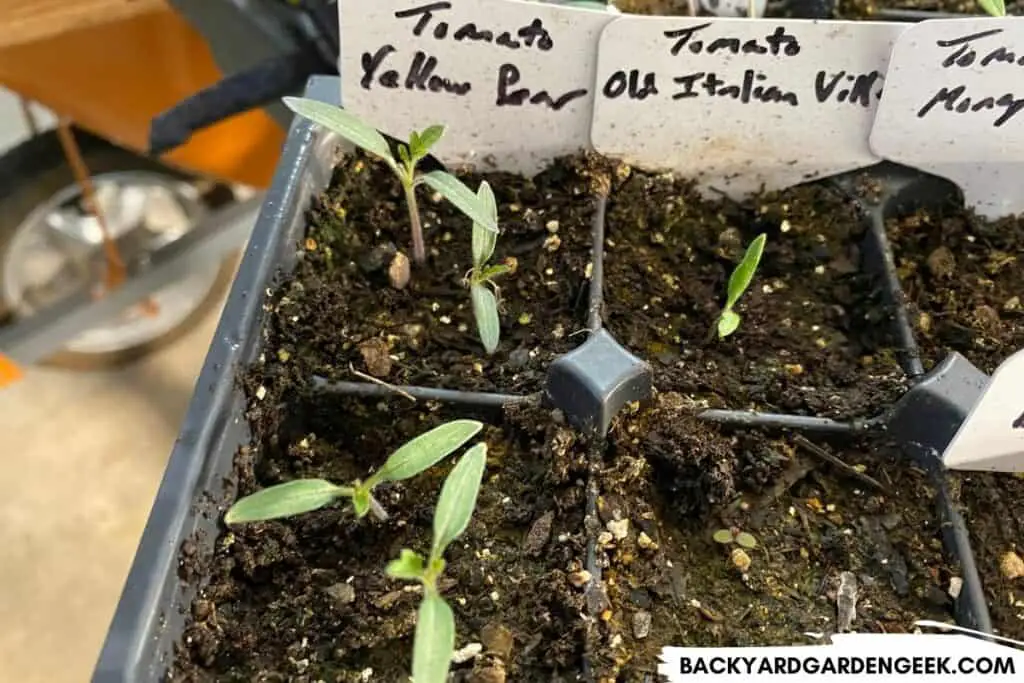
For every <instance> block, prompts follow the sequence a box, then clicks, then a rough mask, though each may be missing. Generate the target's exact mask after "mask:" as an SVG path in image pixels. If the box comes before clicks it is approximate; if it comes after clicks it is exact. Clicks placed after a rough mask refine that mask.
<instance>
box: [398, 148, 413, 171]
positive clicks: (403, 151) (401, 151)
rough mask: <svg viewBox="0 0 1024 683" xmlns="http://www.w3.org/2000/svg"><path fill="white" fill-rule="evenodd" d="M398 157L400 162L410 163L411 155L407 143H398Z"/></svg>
mask: <svg viewBox="0 0 1024 683" xmlns="http://www.w3.org/2000/svg"><path fill="white" fill-rule="evenodd" d="M398 158H399V159H401V160H402V163H403V164H405V165H406V166H408V165H409V164H411V163H412V156H411V154H410V152H409V147H408V146H407V145H402V144H400V145H398Z"/></svg>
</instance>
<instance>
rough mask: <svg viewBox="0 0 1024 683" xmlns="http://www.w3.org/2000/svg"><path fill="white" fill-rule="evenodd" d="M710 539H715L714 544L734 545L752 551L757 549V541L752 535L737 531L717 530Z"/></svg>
mask: <svg viewBox="0 0 1024 683" xmlns="http://www.w3.org/2000/svg"><path fill="white" fill-rule="evenodd" d="M712 538H714V539H715V543H721V544H722V545H732V544H733V543H735V544H736V545H738V546H739V547H741V548H746V549H747V550H753V549H754V548H756V547H757V539H756V538H754V536H753V535H752V534H748V533H747V532H746V531H740V530H739V529H719V530H718V531H716V532H715V533H714V535H713V536H712Z"/></svg>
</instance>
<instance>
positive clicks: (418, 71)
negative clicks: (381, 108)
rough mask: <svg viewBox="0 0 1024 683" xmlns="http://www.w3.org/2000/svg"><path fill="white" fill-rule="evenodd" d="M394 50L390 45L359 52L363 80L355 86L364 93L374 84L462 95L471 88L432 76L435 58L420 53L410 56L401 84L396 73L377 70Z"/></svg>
mask: <svg viewBox="0 0 1024 683" xmlns="http://www.w3.org/2000/svg"><path fill="white" fill-rule="evenodd" d="M395 51H396V50H395V46H394V45H384V46H382V47H380V48H379V49H378V50H377V52H375V53H373V54H371V53H369V52H364V53H363V57H362V67H363V77H362V79H360V81H359V85H360V86H362V88H363V89H364V90H370V89H371V87H372V86H373V84H374V82H376V83H378V84H380V85H381V86H383V87H385V88H388V89H391V90H394V89H396V88H401V87H404V88H405V89H406V90H419V91H424V92H433V93H450V94H452V95H465V94H466V93H468V92H469V91H470V90H471V89H472V87H473V86H472V85H471V84H470V83H468V82H458V81H452V80H451V79H448V78H445V77H443V76H438V75H436V74H435V73H434V70H435V69H437V58H436V57H432V56H430V55H428V54H427V53H425V52H423V51H422V50H417V51H416V54H415V55H413V58H412V62H411V63H410V64H409V69H408V70H407V71H406V75H405V81H404V82H403V81H402V80H401V75H400V74H399V72H398V71H397V70H395V69H386V70H384V71H382V70H381V67H382V66H383V65H384V62H385V60H387V58H388V57H389V56H390V55H391V54H393V53H394V52H395Z"/></svg>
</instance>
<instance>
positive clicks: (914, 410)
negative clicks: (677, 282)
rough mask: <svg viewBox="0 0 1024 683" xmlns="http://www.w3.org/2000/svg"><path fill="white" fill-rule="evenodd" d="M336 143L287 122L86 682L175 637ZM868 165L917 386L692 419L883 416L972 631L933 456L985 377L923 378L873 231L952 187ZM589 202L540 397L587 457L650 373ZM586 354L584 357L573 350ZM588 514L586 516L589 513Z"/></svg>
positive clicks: (145, 658)
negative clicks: (280, 282)
mask: <svg viewBox="0 0 1024 683" xmlns="http://www.w3.org/2000/svg"><path fill="white" fill-rule="evenodd" d="M340 92H341V86H340V80H339V79H338V78H337V77H322V76H318V77H314V78H313V79H311V80H310V83H309V87H308V89H307V96H308V97H313V98H316V99H320V100H322V101H326V102H335V103H336V102H338V99H339V95H340ZM338 149H339V141H338V139H337V138H335V137H333V136H331V135H328V134H325V133H323V132H322V131H319V130H315V129H314V128H313V126H312V125H311V124H310V123H309V122H308V121H306V120H304V119H299V118H297V119H296V120H295V121H294V122H293V123H292V126H291V130H290V132H289V135H288V139H287V142H286V143H285V147H284V152H283V155H282V157H281V160H280V164H279V166H278V169H277V172H276V174H275V176H274V180H273V184H272V186H271V189H270V191H269V193H268V195H267V199H266V202H265V204H264V206H263V209H262V211H261V213H260V216H259V218H258V220H257V223H256V226H255V228H254V230H253V233H252V236H251V238H250V240H249V245H248V248H247V250H246V254H245V258H244V259H243V261H242V265H241V268H240V270H239V273H238V276H237V278H236V281H235V284H234V286H233V288H232V290H231V293H230V295H229V298H228V301H227V304H226V306H225V308H224V312H223V315H222V318H221V321H220V325H219V326H218V328H217V332H216V334H215V336H214V339H213V342H212V344H211V348H210V352H209V355H208V356H207V359H206V363H205V365H204V367H203V370H202V372H201V374H200V376H199V380H198V382H197V384H196V389H195V394H194V395H193V398H192V402H191V405H190V407H189V410H188V414H187V416H186V419H185V423H184V426H183V428H182V431H181V434H180V436H179V438H178V441H177V443H176V444H175V447H174V451H173V453H172V454H171V459H170V462H169V464H168V466H167V471H166V473H165V475H164V479H163V482H162V483H161V485H160V489H159V491H158V493H157V498H156V501H155V503H154V506H153V509H152V512H151V513H150V518H149V521H148V523H147V525H146V529H145V531H144V534H143V537H142V541H141V544H140V546H139V548H138V551H137V554H136V557H135V561H134V563H133V565H132V568H131V572H130V574H129V576H128V580H127V584H126V587H125V589H124V592H123V594H122V596H121V600H120V602H119V604H118V607H117V610H116V612H115V615H114V619H113V622H112V624H111V627H110V631H109V633H108V635H107V639H106V642H105V644H104V646H103V649H102V651H101V653H100V658H99V662H98V664H97V668H96V670H95V673H94V676H93V679H92V680H93V681H94V683H128V682H131V683H156V682H157V681H162V680H163V679H164V678H165V676H166V672H167V670H168V668H169V666H170V664H171V660H172V657H173V653H174V649H175V644H176V643H177V642H179V641H180V639H181V638H182V634H183V631H184V627H185V622H186V619H187V615H188V612H189V606H190V605H191V603H192V600H193V598H194V597H195V591H196V588H197V584H198V582H200V581H201V580H202V577H181V576H179V558H180V557H181V554H182V553H185V554H188V555H193V554H201V555H202V556H207V555H209V554H210V553H211V552H212V550H213V546H214V542H215V541H216V539H217V536H218V534H219V517H220V514H221V512H222V510H223V509H224V506H225V504H226V503H229V502H230V501H231V500H232V499H233V497H234V491H233V488H232V483H231V475H232V469H233V463H234V458H235V455H236V453H237V452H238V450H239V449H240V448H242V447H245V446H247V445H248V444H249V443H250V438H249V437H250V434H249V430H248V426H247V424H246V422H245V418H244V410H245V399H244V396H243V394H242V392H241V390H240V388H238V387H237V386H236V382H235V378H236V376H237V374H238V372H239V370H240V369H241V368H242V367H244V366H246V365H247V364H249V363H251V362H253V361H254V360H255V359H256V358H257V356H258V354H259V353H260V351H261V347H262V344H263V335H262V333H261V329H262V323H263V306H262V304H263V300H264V297H265V295H266V293H267V290H268V289H269V288H270V287H272V286H273V283H274V281H275V277H276V276H277V275H278V274H279V273H280V272H282V271H285V270H288V269H290V268H292V267H293V266H294V262H295V255H296V251H297V250H296V247H295V245H296V244H297V243H298V241H299V240H300V239H301V238H302V237H303V232H304V229H305V226H306V219H305V214H306V211H307V209H308V208H309V206H310V202H311V201H312V199H313V197H314V196H315V195H317V194H318V193H320V192H321V191H323V190H324V189H325V188H326V187H327V185H328V183H329V182H330V178H331V173H332V169H333V167H334V165H335V163H336V161H337V157H336V154H337V153H338ZM862 173H864V172H863V171H862V172H859V173H857V174H850V175H848V176H841V177H838V178H835V179H833V180H832V181H831V182H834V183H836V185H837V187H840V188H845V189H847V190H850V191H851V194H852V188H853V186H854V183H855V182H856V180H855V178H856V177H857V176H859V175H861V174H862ZM868 173H870V174H871V176H872V178H873V179H874V180H876V181H880V183H881V187H883V188H884V190H883V192H882V193H881V194H880V195H879V196H878V197H877V199H876V200H875V201H872V202H870V203H865V202H862V203H861V207H862V208H863V212H864V220H866V221H869V222H870V224H871V230H870V231H869V232H868V234H867V237H866V239H867V244H866V245H865V249H863V253H864V255H865V256H864V258H865V261H866V263H867V265H866V266H865V267H867V268H871V269H873V270H874V271H876V272H877V274H878V275H879V276H880V281H882V282H884V283H885V285H886V289H887V290H888V294H889V297H890V300H891V303H892V304H893V305H894V306H895V308H896V314H895V315H894V320H895V324H896V325H897V333H898V334H897V336H898V338H899V339H900V340H901V346H902V352H903V353H902V363H901V364H902V366H903V368H904V371H905V372H906V373H907V374H908V376H909V377H911V378H912V380H914V381H915V382H916V383H917V384H916V386H917V387H918V388H917V389H912V390H911V393H910V394H908V397H907V398H906V399H905V400H904V401H903V404H904V405H903V408H904V410H902V412H901V413H900V414H898V415H893V416H890V415H880V416H878V417H877V418H874V419H869V420H863V421H856V422H850V423H845V422H836V421H833V420H828V419H824V418H814V417H803V416H788V415H767V414H756V413H749V412H740V411H728V410H715V411H707V412H706V413H704V414H703V417H705V418H706V419H710V420H714V421H717V422H723V423H729V424H733V425H736V426H751V425H758V426H762V427H769V428H770V427H778V428H789V429H794V430H797V431H808V432H819V433H855V432H862V431H866V430H874V429H886V428H889V427H892V428H891V429H890V432H891V433H892V435H893V436H895V437H897V438H902V439H903V440H904V441H905V442H906V451H907V453H908V457H912V458H914V459H915V461H916V462H917V463H918V464H919V465H924V466H925V468H926V469H927V470H929V471H930V472H932V474H933V475H934V476H935V482H936V485H937V487H938V490H939V492H940V494H939V496H938V498H937V504H938V517H939V521H940V522H941V523H942V528H943V529H944V532H945V534H944V536H945V546H946V550H947V553H948V554H949V555H950V557H951V558H953V559H955V560H956V561H957V562H958V563H959V565H960V567H961V577H962V578H963V581H964V584H963V588H962V590H961V593H960V595H959V598H958V599H957V600H956V616H957V621H958V623H960V624H961V625H962V626H965V627H968V628H971V629H975V630H979V631H983V632H991V624H990V619H989V615H988V609H987V606H986V604H985V599H984V593H983V591H982V587H981V583H980V579H979V577H978V573H977V570H976V567H975V564H974V558H973V555H972V552H971V549H970V546H969V543H968V535H967V531H966V528H965V526H964V523H963V520H962V519H961V517H960V515H959V514H958V513H957V511H956V510H955V508H954V506H953V505H952V503H951V501H950V499H949V496H948V494H947V492H946V490H945V484H944V480H943V472H942V468H941V463H939V461H938V458H937V457H936V453H939V452H941V450H942V448H943V447H944V446H945V442H948V440H949V439H950V438H952V436H953V432H954V431H955V429H956V427H957V426H958V424H959V422H960V421H961V420H962V419H963V417H964V406H968V407H969V405H970V403H971V401H972V399H973V397H974V396H975V395H976V393H977V391H979V390H980V387H981V385H982V384H983V383H984V381H985V379H986V378H985V376H984V375H981V374H980V373H977V377H976V381H975V380H972V382H968V383H967V385H969V386H967V385H964V386H959V385H958V386H957V387H956V388H955V391H953V392H952V394H949V392H947V393H946V394H943V393H942V392H936V391H933V390H932V388H933V387H934V385H935V384H936V381H935V376H934V374H933V375H932V376H929V375H926V374H925V373H924V368H923V367H922V365H921V361H920V359H919V357H918V354H917V349H916V344H915V342H914V336H913V332H912V330H911V328H910V326H909V324H908V322H907V314H906V312H905V311H903V308H902V301H903V298H902V294H901V293H900V290H899V284H898V282H897V281H896V276H895V271H894V268H893V265H892V255H891V252H890V249H889V246H888V243H887V240H886V237H885V230H884V221H885V219H886V218H887V217H890V216H893V215H896V214H897V213H900V212H905V211H907V210H911V209H913V208H915V207H919V206H926V205H934V204H935V203H939V202H945V201H949V200H950V199H951V198H952V197H953V196H954V195H955V192H956V189H955V188H954V187H952V186H951V185H949V184H948V183H946V182H945V181H941V180H939V179H937V178H934V177H931V176H927V175H924V174H921V173H917V172H914V171H910V170H908V169H903V168H900V167H896V166H891V165H881V166H879V167H878V168H875V169H870V170H869V171H868ZM594 201H595V202H597V206H598V211H596V212H595V216H596V217H595V224H594V233H595V234H594V236H595V241H594V243H595V245H596V246H597V248H596V249H595V250H594V259H593V260H594V271H593V275H592V279H591V291H590V307H589V317H588V328H589V330H590V336H589V338H588V339H587V341H586V342H584V343H583V345H582V346H580V347H578V348H577V349H576V350H574V351H572V352H570V353H569V354H566V356H563V357H562V358H561V359H559V360H557V361H556V362H555V363H554V364H553V365H552V369H551V371H550V373H549V379H548V388H547V389H548V390H547V391H546V392H545V396H544V397H543V398H545V399H546V400H549V401H552V402H553V403H555V404H556V405H557V406H558V407H560V408H562V409H563V410H564V411H565V412H566V414H567V416H568V417H569V418H570V419H571V420H572V421H573V422H574V424H575V425H576V426H577V427H579V428H580V429H581V430H583V431H585V432H589V433H590V434H591V436H593V437H596V438H595V446H594V448H593V449H592V450H593V453H594V455H595V460H596V459H597V458H600V456H601V443H600V442H601V438H602V437H603V434H604V432H605V431H606V428H607V422H608V420H609V419H610V418H611V416H613V415H614V413H615V412H616V411H617V410H618V408H619V407H621V406H622V405H623V404H624V403H625V402H627V401H633V400H637V399H639V398H643V397H644V396H646V395H648V394H649V393H650V391H651V383H652V382H651V371H650V368H649V366H648V365H647V364H646V363H645V362H643V361H642V360H641V359H637V358H635V357H634V356H632V355H631V354H629V352H627V351H626V350H625V349H624V348H622V347H621V346H620V345H618V343H617V342H615V340H614V339H612V337H611V335H610V334H608V333H607V331H605V330H604V329H603V326H602V323H601V308H602V299H601V289H602V288H601V284H602V268H601V263H602V258H601V257H602V249H601V245H602V244H603V233H604V225H603V211H602V210H600V209H601V207H602V199H601V198H600V197H595V199H594ZM588 355H589V356H591V357H590V362H587V363H577V362H576V359H578V358H580V357H581V356H583V357H586V356H588ZM597 355H599V356H600V357H601V362H600V363H594V362H593V358H594V356H597ZM595 367H599V368H602V372H600V373H594V372H591V371H589V370H586V368H595ZM941 369H942V368H939V371H940V372H941ZM971 369H972V370H973V368H971ZM975 372H976V371H975ZM939 379H941V377H940V378H939ZM321 389H322V390H323V391H330V392H338V393H345V394H350V395H365V396H377V395H380V392H382V391H385V390H384V389H382V388H381V387H378V386H376V385H372V384H359V383H335V384H328V383H326V382H321ZM409 391H410V392H411V393H414V394H418V395H420V396H423V397H424V398H434V399H438V400H443V401H452V402H457V403H464V404H475V405H477V406H481V407H494V406H495V405H501V404H504V403H508V402H514V401H521V400H528V399H529V398H531V397H522V396H505V395H501V394H473V393H463V392H452V391H443V390H438V389H429V388H409ZM950 395H953V398H952V399H950V398H949V396H950ZM533 398H536V397H533ZM907 404H909V407H908V406H907ZM897 412H899V411H897ZM921 414H924V415H926V416H927V417H928V424H929V429H931V431H930V432H928V433H925V434H924V435H921V434H919V433H917V432H914V429H913V427H907V426H906V425H907V424H908V423H909V424H911V425H914V424H918V423H919V419H918V417H919V416H920V415H921ZM901 416H902V419H900V418H901ZM907 416H911V417H912V418H913V419H907ZM594 489H595V487H594V486H593V485H590V486H589V487H588V513H587V517H588V519H587V521H588V522H594V521H595V520H596V491H595V490H594ZM586 526H587V528H588V529H593V528H594V525H593V524H589V523H588V524H587V525H586ZM597 526H600V525H597ZM594 534H596V532H593V533H592V534H591V535H592V537H591V538H590V541H589V547H588V552H587V563H588V565H589V567H588V568H589V569H590V570H591V573H592V575H593V577H594V579H593V582H592V584H591V585H590V586H589V588H588V598H590V600H589V602H590V604H591V606H592V607H593V608H595V609H596V608H599V607H600V606H601V603H602V601H603V590H602V587H601V575H600V570H599V568H598V567H597V566H596V563H595V562H594V557H595V552H594V547H595V538H594V537H593V536H594ZM680 645H682V643H680ZM584 673H585V672H584Z"/></svg>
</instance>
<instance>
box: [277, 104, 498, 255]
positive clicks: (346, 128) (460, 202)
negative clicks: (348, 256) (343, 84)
mask: <svg viewBox="0 0 1024 683" xmlns="http://www.w3.org/2000/svg"><path fill="white" fill-rule="evenodd" d="M283 101H284V104H285V106H287V107H288V108H289V109H291V110H292V111H293V112H295V113H296V114H298V115H299V116H303V117H305V118H307V119H309V120H310V121H312V122H313V123H316V124H319V125H321V126H323V127H324V128H327V129H328V130H330V131H332V132H334V133H337V134H338V135H340V136H341V137H343V138H345V139H346V140H348V141H349V142H351V143H352V144H353V145H355V146H357V147H359V148H360V149H362V150H364V151H365V152H367V153H369V154H372V155H373V156H375V157H377V158H379V159H381V160H382V161H384V163H386V164H387V165H388V167H389V168H390V169H391V170H392V171H394V173H395V175H396V176H398V179H399V181H401V183H402V189H403V191H404V192H405V202H406V204H407V206H408V208H409V223H410V225H411V227H412V255H413V260H414V261H416V263H423V262H424V261H426V259H427V251H426V247H425V246H424V243H423V222H422V220H421V219H420V211H419V205H418V204H417V202H416V187H417V186H418V185H420V184H424V185H426V186H428V187H430V188H431V189H432V190H434V191H435V192H437V193H439V194H440V195H441V196H442V197H444V198H445V199H447V200H448V201H450V202H451V203H452V204H454V205H455V207H456V208H457V209H459V211H461V212H462V213H464V214H466V216H468V217H469V218H470V219H471V220H472V221H473V223H474V224H480V225H481V226H482V228H483V229H485V230H488V231H490V232H493V233H497V232H498V225H497V221H496V220H495V219H494V218H492V217H491V215H490V214H489V213H488V212H486V211H485V210H484V209H483V207H482V206H481V205H480V202H479V200H478V199H477V195H475V194H473V191H472V190H470V189H469V188H468V187H466V186H465V185H464V184H463V183H462V181H460V180H459V179H458V178H456V177H455V176H453V175H451V174H450V173H445V172H444V171H431V172H430V173H418V172H417V170H416V166H417V164H419V162H420V161H422V160H423V159H424V158H425V157H426V156H427V155H428V154H429V153H430V150H431V148H433V146H434V145H436V144H437V143H438V141H439V140H440V139H441V137H442V136H443V135H444V126H439V125H435V126H429V127H428V128H426V129H424V130H423V131H422V132H419V133H417V132H416V131H413V132H412V134H411V135H410V136H409V142H408V144H405V143H400V144H399V145H398V158H397V159H396V158H395V157H394V155H393V154H392V153H391V147H390V145H388V141H387V140H386V139H385V138H384V136H383V135H381V134H380V133H379V132H378V131H377V130H376V129H374V128H373V127H372V126H370V125H368V124H366V123H364V122H363V121H362V120H360V119H359V118H358V117H357V116H355V115H353V114H351V113H349V112H347V111H345V110H344V109H342V108H341V107H336V106H333V105H330V104H326V103H324V102H319V101H317V100H311V99H307V98H304V97H285V98H284V100H283Z"/></svg>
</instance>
